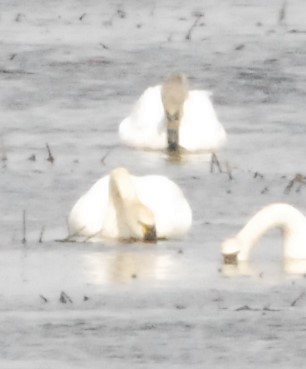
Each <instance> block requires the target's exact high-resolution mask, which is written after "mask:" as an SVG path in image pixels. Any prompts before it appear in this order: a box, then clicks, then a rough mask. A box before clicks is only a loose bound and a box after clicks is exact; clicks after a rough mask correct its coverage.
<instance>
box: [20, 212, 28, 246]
mask: <svg viewBox="0 0 306 369" xmlns="http://www.w3.org/2000/svg"><path fill="white" fill-rule="evenodd" d="M26 233H27V227H26V211H25V210H23V212H22V240H21V242H22V243H23V244H25V243H27V235H26Z"/></svg>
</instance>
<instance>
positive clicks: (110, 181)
mask: <svg viewBox="0 0 306 369" xmlns="http://www.w3.org/2000/svg"><path fill="white" fill-rule="evenodd" d="M191 223H192V212H191V208H190V206H189V204H188V202H187V200H186V199H185V197H184V195H183V192H182V191H181V190H180V188H179V187H178V186H177V185H176V184H175V183H174V182H172V181H171V180H169V179H168V178H167V177H164V176H159V175H147V176H142V177H138V176H134V175H132V174H130V173H129V172H128V170H127V169H126V168H116V169H114V170H112V171H111V172H110V174H109V175H106V176H104V177H102V178H101V179H99V180H98V181H97V182H96V183H95V184H94V185H93V186H92V187H91V188H90V189H89V190H88V191H87V192H86V193H85V194H84V195H83V196H82V197H81V198H80V199H79V200H78V201H77V202H76V204H75V205H74V206H73V208H72V210H71V212H70V214H69V218H68V225H69V232H70V235H75V236H85V237H87V238H88V239H89V240H92V241H96V240H99V239H102V238H113V239H119V240H143V241H155V240H156V239H159V238H177V237H181V236H183V235H184V234H185V233H186V232H187V231H188V230H189V228H190V227H191Z"/></svg>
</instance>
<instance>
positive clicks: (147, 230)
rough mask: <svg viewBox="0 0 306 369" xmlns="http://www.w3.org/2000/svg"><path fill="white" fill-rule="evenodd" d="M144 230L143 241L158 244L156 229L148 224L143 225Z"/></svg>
mask: <svg viewBox="0 0 306 369" xmlns="http://www.w3.org/2000/svg"><path fill="white" fill-rule="evenodd" d="M142 228H143V234H144V237H143V240H144V241H146V242H156V241H157V234H156V228H155V226H154V225H153V226H152V225H148V224H142Z"/></svg>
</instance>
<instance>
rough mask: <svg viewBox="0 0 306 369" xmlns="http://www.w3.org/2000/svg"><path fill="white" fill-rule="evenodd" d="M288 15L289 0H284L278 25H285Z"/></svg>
mask: <svg viewBox="0 0 306 369" xmlns="http://www.w3.org/2000/svg"><path fill="white" fill-rule="evenodd" d="M286 16H287V0H285V1H284V2H283V5H282V7H281V8H280V10H279V13H278V25H279V26H285V25H286Z"/></svg>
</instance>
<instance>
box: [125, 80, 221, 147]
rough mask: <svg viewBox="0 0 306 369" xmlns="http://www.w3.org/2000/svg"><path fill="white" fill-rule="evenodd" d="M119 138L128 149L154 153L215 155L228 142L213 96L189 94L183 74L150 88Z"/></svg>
mask: <svg viewBox="0 0 306 369" xmlns="http://www.w3.org/2000/svg"><path fill="white" fill-rule="evenodd" d="M119 136H120V139H121V141H122V142H124V143H125V144H127V145H129V146H133V147H135V148H148V149H153V150H162V149H166V148H168V149H170V150H175V149H176V146H179V147H181V148H183V149H185V150H187V151H215V150H217V149H219V148H220V147H222V146H223V145H224V144H225V142H226V133H225V130H224V128H223V126H222V125H221V123H220V122H219V120H218V118H217V115H216V112H215V110H214V108H213V105H212V102H211V100H210V93H209V92H207V91H203V90H191V91H188V83H187V79H186V77H185V76H184V75H182V74H176V75H173V76H170V77H169V78H168V79H166V80H165V82H164V83H163V85H158V86H154V87H149V88H147V89H146V90H145V91H144V93H143V94H142V95H141V96H140V98H139V99H138V101H137V102H136V104H135V106H134V107H133V109H132V111H131V114H130V116H128V117H127V118H125V119H124V120H123V121H122V122H121V123H120V126H119Z"/></svg>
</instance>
